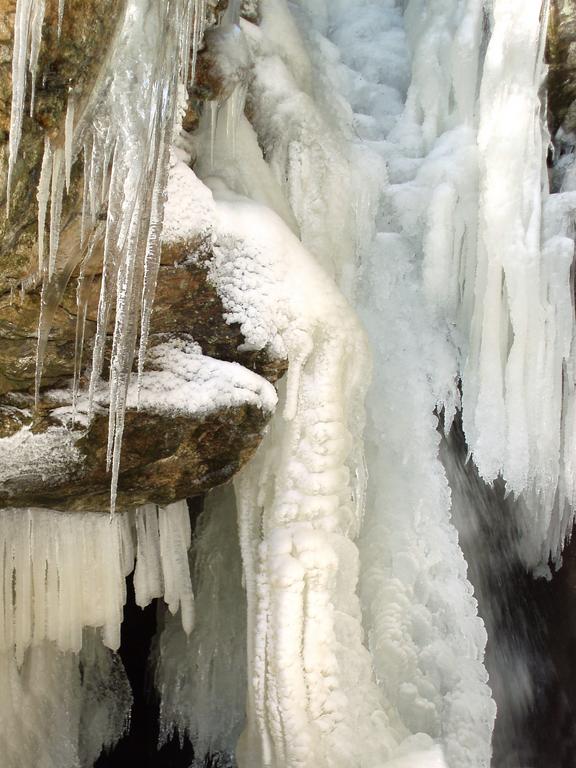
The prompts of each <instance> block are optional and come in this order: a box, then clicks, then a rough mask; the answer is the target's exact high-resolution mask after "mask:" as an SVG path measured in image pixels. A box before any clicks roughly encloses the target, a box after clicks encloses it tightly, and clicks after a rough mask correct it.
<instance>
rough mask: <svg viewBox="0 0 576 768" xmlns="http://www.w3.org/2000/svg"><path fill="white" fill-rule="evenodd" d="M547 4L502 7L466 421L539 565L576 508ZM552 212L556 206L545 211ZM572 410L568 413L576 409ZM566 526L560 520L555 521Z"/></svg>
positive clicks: (570, 327)
mask: <svg viewBox="0 0 576 768" xmlns="http://www.w3.org/2000/svg"><path fill="white" fill-rule="evenodd" d="M547 10H548V4H547V2H541V1H540V0H537V1H535V2H531V3H529V4H527V5H526V4H522V6H520V5H519V4H515V3H510V2H503V1H502V0H501V1H500V2H496V3H495V4H494V7H493V11H492V14H493V15H492V21H493V31H492V35H491V38H490V41H489V43H488V49H487V52H486V59H485V62H484V69H483V77H482V86H481V93H480V101H479V109H480V122H479V131H478V146H479V153H480V184H481V194H480V211H479V239H478V256H477V264H478V266H477V270H476V278H475V284H474V294H475V297H476V302H475V306H474V314H473V317H472V324H471V330H470V351H469V357H468V361H467V364H466V367H465V369H464V375H463V393H464V395H463V396H464V401H463V419H464V429H465V432H466V437H467V441H468V444H469V447H470V450H471V452H472V455H473V457H474V461H475V463H476V465H477V466H478V469H479V471H480V474H481V475H482V477H483V478H484V479H485V480H487V481H492V480H493V479H494V478H495V477H496V476H498V475H499V474H500V475H502V476H503V477H504V479H505V480H506V485H507V488H508V489H509V490H510V491H511V492H512V493H514V494H515V496H520V495H521V496H522V499H523V507H524V514H525V519H524V520H523V521H521V525H522V526H523V527H525V531H526V533H525V535H524V541H523V542H522V545H523V549H524V553H525V554H524V556H525V559H526V560H527V562H528V563H529V564H530V565H537V564H538V563H539V562H542V563H543V564H544V565H546V564H547V561H548V558H549V557H550V556H551V557H552V558H553V559H554V560H556V561H557V560H558V558H559V556H560V553H561V549H562V546H563V542H564V539H565V537H566V536H567V535H569V533H570V526H569V525H568V523H569V521H570V520H571V519H572V516H569V517H568V519H565V521H564V524H561V522H560V521H561V520H562V518H563V517H564V514H565V507H566V505H568V506H569V507H570V508H572V509H573V507H574V501H576V499H574V497H572V496H571V494H570V491H569V486H570V483H571V481H570V480H569V479H568V475H567V474H566V470H568V473H570V469H571V466H572V462H571V460H570V459H569V463H568V464H567V465H566V463H565V459H566V458H567V457H570V456H571V455H572V454H573V452H574V448H575V446H574V432H573V430H572V429H571V424H570V416H569V409H570V404H569V403H567V402H566V394H567V393H568V392H571V391H573V379H572V380H571V372H570V364H569V359H570V357H571V355H572V354H573V336H574V306H573V298H572V297H571V292H570V269H571V265H572V261H573V252H574V245H573V242H572V243H571V242H570V240H569V239H568V238H566V237H565V234H566V231H565V230H564V231H562V229H559V230H554V229H553V230H552V231H551V227H550V226H549V225H548V226H546V222H545V221H544V218H543V217H544V216H545V215H546V210H547V209H551V208H553V206H554V205H555V200H554V196H552V197H549V196H548V179H547V169H546V151H547V144H548V141H549V137H548V133H547V129H546V126H545V116H544V115H543V114H542V112H543V110H542V105H541V101H540V93H539V91H540V87H541V84H542V81H543V78H544V75H545V69H544V64H543V55H544V41H545V35H546V28H547V25H546V21H547ZM548 201H550V202H548ZM567 406H568V407H567ZM558 517H559V518H560V520H559V521H557V520H556V518H558Z"/></svg>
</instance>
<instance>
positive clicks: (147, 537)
mask: <svg viewBox="0 0 576 768" xmlns="http://www.w3.org/2000/svg"><path fill="white" fill-rule="evenodd" d="M135 516H136V536H137V541H138V551H137V560H136V570H135V572H134V591H135V594H136V605H139V606H140V607H141V608H145V607H146V606H147V605H149V604H150V603H151V601H152V600H153V599H154V598H155V597H160V596H161V595H162V591H163V587H164V584H163V580H162V571H161V560H160V533H159V530H158V508H157V507H156V505H155V504H148V505H146V506H145V507H139V508H138V509H137V510H136V513H135Z"/></svg>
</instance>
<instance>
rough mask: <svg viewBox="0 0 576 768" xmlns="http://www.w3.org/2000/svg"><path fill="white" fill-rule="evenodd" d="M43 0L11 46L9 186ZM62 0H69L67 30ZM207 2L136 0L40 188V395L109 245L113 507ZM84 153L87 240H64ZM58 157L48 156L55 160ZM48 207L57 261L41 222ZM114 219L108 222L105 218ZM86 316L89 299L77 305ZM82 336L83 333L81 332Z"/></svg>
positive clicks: (95, 366)
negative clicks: (68, 310)
mask: <svg viewBox="0 0 576 768" xmlns="http://www.w3.org/2000/svg"><path fill="white" fill-rule="evenodd" d="M43 9H44V3H43V2H42V0H34V1H33V2H32V0H18V3H17V9H16V25H15V36H14V54H13V83H14V87H13V94H12V117H11V128H10V161H9V172H8V190H9V191H10V188H11V184H12V178H13V174H14V167H15V163H16V160H17V154H18V147H19V142H20V137H21V131H22V117H23V111H24V101H25V96H26V70H27V67H29V68H30V72H31V78H32V80H34V79H35V77H36V66H37V60H38V50H39V46H40V44H41V30H42V22H43ZM63 13H64V3H63V2H60V5H59V15H58V19H59V22H58V27H59V30H60V27H61V22H62V14H63ZM204 16H205V0H164V1H163V2H161V3H156V4H154V5H153V6H150V4H149V3H147V2H145V1H144V0H127V2H126V5H125V9H124V13H123V17H122V19H121V21H120V23H119V26H118V29H117V31H116V33H115V37H114V39H113V42H112V46H111V52H110V54H109V55H108V56H106V57H105V60H104V64H103V67H102V70H101V72H100V73H99V75H98V77H97V79H96V82H95V84H94V87H93V90H92V92H91V93H90V94H88V96H85V97H84V98H83V99H82V101H81V103H77V98H76V95H75V94H74V92H73V91H71V92H70V94H69V99H68V109H67V114H66V119H65V124H64V126H63V127H62V130H61V131H60V135H59V136H57V137H56V138H55V139H54V140H53V142H52V145H50V144H49V143H48V140H47V143H46V149H45V154H44V162H43V164H42V173H41V177H40V185H39V189H38V253H39V270H40V274H41V275H42V277H43V292H42V305H41V316H40V320H39V333H38V362H37V381H36V389H37V392H38V390H39V387H40V383H41V377H42V366H43V359H44V354H45V349H46V343H47V338H48V333H49V330H50V325H51V321H52V317H53V313H54V310H55V308H56V306H57V304H58V302H59V300H60V297H61V295H62V292H63V290H64V288H65V286H66V283H67V282H68V280H69V278H70V275H71V273H72V271H73V270H74V268H76V267H78V266H79V265H80V269H82V265H83V264H85V263H87V262H88V261H90V259H92V258H93V255H94V251H95V249H97V248H100V249H102V252H103V276H102V289H101V293H100V302H99V307H98V324H97V331H96V340H95V344H94V350H93V355H92V366H91V374H90V375H91V378H90V392H91V393H93V392H94V389H95V387H96V385H97V382H98V380H99V378H100V375H101V373H102V366H103V359H104V349H105V344H106V336H107V330H108V325H109V323H110V322H111V315H112V310H113V308H114V317H115V319H114V332H113V338H112V360H111V367H110V383H109V386H110V406H109V407H110V422H109V423H110V428H109V447H108V459H107V460H108V464H109V467H110V468H111V470H112V490H111V507H112V509H113V508H114V505H115V489H116V485H117V480H118V471H119V462H120V450H121V443H122V432H123V425H124V411H125V407H126V393H127V388H128V384H129V379H130V374H131V370H132V365H133V362H134V357H135V355H136V350H137V348H138V353H137V356H138V369H139V372H140V374H141V373H142V370H143V362H144V355H145V351H146V346H147V337H148V330H149V325H150V315H151V311H152V304H153V300H154V292H155V285H156V278H157V273H158V266H159V260H160V239H161V230H162V209H163V194H164V189H165V186H166V181H167V173H168V164H169V148H170V146H171V143H172V139H173V133H174V126H175V124H176V122H177V120H178V118H179V88H180V87H182V86H184V87H185V86H186V85H187V81H188V75H189V53H190V46H191V45H192V48H193V51H192V69H193V70H194V68H195V64H196V58H197V49H198V47H199V45H200V43H201V40H202V37H203V32H204ZM80 155H82V158H83V165H84V201H83V205H82V224H81V228H80V229H81V231H80V244H79V247H78V244H75V246H74V247H73V248H70V247H68V248H62V247H61V226H62V221H61V219H62V211H63V204H64V194H65V190H66V191H67V190H68V189H69V187H70V180H71V174H72V166H73V164H74V162H75V161H76V159H77V158H78V157H79V156H80ZM50 161H51V162H50ZM48 206H49V208H50V236H49V258H48V262H47V263H46V261H45V258H44V224H45V222H46V211H47V209H48ZM101 219H105V222H106V223H105V226H100V224H99V221H100V220H101ZM79 309H80V312H79V315H81V314H82V307H80V308H79ZM79 338H82V333H79Z"/></svg>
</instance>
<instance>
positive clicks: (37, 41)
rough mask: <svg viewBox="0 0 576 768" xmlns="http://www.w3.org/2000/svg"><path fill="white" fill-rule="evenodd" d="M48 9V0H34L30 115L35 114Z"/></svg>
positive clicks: (29, 66)
mask: <svg viewBox="0 0 576 768" xmlns="http://www.w3.org/2000/svg"><path fill="white" fill-rule="evenodd" d="M45 11H46V0H34V10H33V12H32V31H31V35H30V60H29V62H28V70H29V72H30V81H31V94H30V117H33V116H34V102H35V96H36V74H37V69H38V56H39V54H40V45H41V43H42V25H43V24H44V14H45Z"/></svg>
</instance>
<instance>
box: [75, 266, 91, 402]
mask: <svg viewBox="0 0 576 768" xmlns="http://www.w3.org/2000/svg"><path fill="white" fill-rule="evenodd" d="M93 280H94V275H93V274H85V273H84V272H83V271H82V272H81V273H80V277H79V278H78V285H77V287H76V308H77V311H78V314H77V316H76V334H75V339H74V384H73V389H72V408H73V410H74V412H75V411H76V401H77V398H78V389H79V387H80V374H81V371H82V354H83V351H84V334H85V331H86V315H87V311H88V299H89V297H90V288H91V287H92V283H93Z"/></svg>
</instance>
